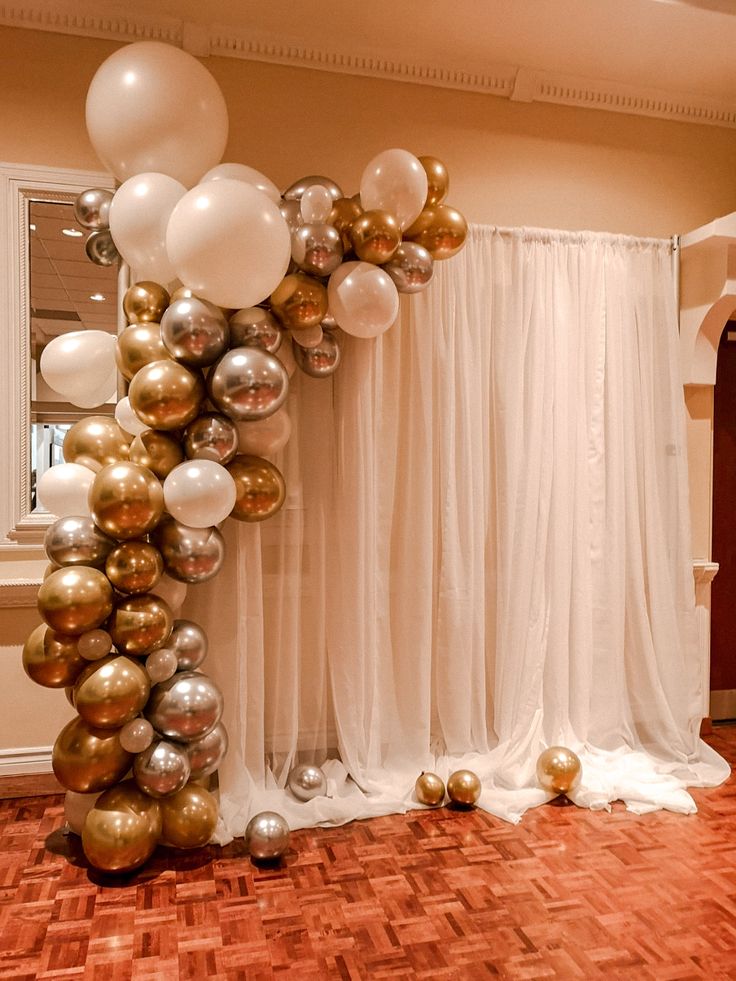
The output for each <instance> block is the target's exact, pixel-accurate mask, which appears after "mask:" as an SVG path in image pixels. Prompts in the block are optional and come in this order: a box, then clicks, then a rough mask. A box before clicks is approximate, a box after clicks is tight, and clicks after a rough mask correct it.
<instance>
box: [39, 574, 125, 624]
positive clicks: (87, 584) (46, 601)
mask: <svg viewBox="0 0 736 981" xmlns="http://www.w3.org/2000/svg"><path fill="white" fill-rule="evenodd" d="M37 602H38V612H39V613H40V614H41V616H42V617H43V619H44V620H45V621H46V623H47V624H48V625H49V627H51V628H52V629H53V630H56V631H57V632H58V633H61V634H72V635H73V636H77V635H78V634H83V633H86V632H87V631H88V630H94V629H95V627H99V626H100V624H102V623H104V621H105V620H107V618H108V617H109V615H110V612H111V610H112V586H111V585H110V583H109V582H108V580H107V576H105V575H104V574H103V573H102V572H100V571H99V570H98V569H92V568H90V567H89V566H86V565H78V566H69V567H68V568H65V569H57V571H56V572H52V573H51V575H50V576H49V577H48V579H45V580H44V582H43V583H42V584H41V588H40V589H39V591H38V601H37Z"/></svg>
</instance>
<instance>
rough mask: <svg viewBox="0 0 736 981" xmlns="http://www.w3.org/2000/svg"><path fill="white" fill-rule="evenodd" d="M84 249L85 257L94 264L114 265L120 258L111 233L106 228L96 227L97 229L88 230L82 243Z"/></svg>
mask: <svg viewBox="0 0 736 981" xmlns="http://www.w3.org/2000/svg"><path fill="white" fill-rule="evenodd" d="M84 251H85V252H86V253H87V258H88V259H91V260H92V262H94V264H95V265H96V266H114V265H115V263H116V262H117V261H118V259H119V258H120V253H119V252H118V250H117V249H116V248H115V243H114V242H113V240H112V235H111V234H110V232H109V231H108V230H107V229H106V228H98V229H97V231H94V232H90V234H89V235H88V236H87V241H86V242H85V243H84Z"/></svg>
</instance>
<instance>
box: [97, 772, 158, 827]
mask: <svg viewBox="0 0 736 981" xmlns="http://www.w3.org/2000/svg"><path fill="white" fill-rule="evenodd" d="M95 807H97V808H98V809H99V810H101V811H122V812H124V813H128V814H137V815H138V816H139V817H144V818H146V820H147V821H148V826H149V827H150V829H151V832H152V834H153V835H154V836H155V837H156V840H157V841H158V839H159V838H160V837H161V827H162V825H161V808H160V807H159V802H158V800H156V798H155V797H149V796H148V794H146V793H144V792H143V791H142V790H141V789H140V787H139V786H138V784H137V783H136V782H135V780H123V782H122V783H119V784H116V785H115V786H114V787H111V788H110V789H109V790H106V791H105V792H104V794H102V795H101V796H100V797H98V798H97V801H96V802H95Z"/></svg>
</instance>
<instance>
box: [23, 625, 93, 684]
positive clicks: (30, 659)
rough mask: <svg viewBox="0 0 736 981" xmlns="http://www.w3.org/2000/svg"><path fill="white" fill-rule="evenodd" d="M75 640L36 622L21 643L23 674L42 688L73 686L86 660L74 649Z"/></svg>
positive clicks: (85, 665) (86, 662)
mask: <svg viewBox="0 0 736 981" xmlns="http://www.w3.org/2000/svg"><path fill="white" fill-rule="evenodd" d="M78 639H79V638H78V637H70V636H67V635H66V634H57V633H56V631H55V630H52V629H51V627H47V626H46V624H45V623H41V624H39V625H38V626H37V627H36V629H35V630H33V631H32V632H31V634H30V635H29V637H28V640H27V641H26V642H25V644H24V645H23V669H24V671H25V673H26V674H27V675H28V677H29V678H30V679H31V680H32V681H35V682H36V684H37V685H43V687H44V688H66V687H68V686H69V685H73V684H74V682H75V681H76V680H77V678H78V676H79V675H80V674H81V673H82V671H84V669H85V668H86V667H87V664H88V663H89V662H88V661H86V660H85V659H84V658H83V657H82V655H81V654H80V653H79V651H78V650H77V640H78Z"/></svg>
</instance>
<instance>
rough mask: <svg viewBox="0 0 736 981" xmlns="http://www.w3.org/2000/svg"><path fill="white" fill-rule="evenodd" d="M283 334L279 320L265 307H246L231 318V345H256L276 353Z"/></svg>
mask: <svg viewBox="0 0 736 981" xmlns="http://www.w3.org/2000/svg"><path fill="white" fill-rule="evenodd" d="M283 336H284V332H283V331H282V330H281V328H280V327H279V322H278V320H277V319H276V318H275V317H274V315H273V314H272V313H271V311H270V310H264V309H263V307H246V308H245V309H244V310H238V311H237V313H234V314H233V315H232V317H231V318H230V347H250V346H251V345H255V346H256V347H262V348H263V350H264V351H268V353H269V354H276V352H277V351H278V349H279V348H280V347H281V341H282V339H283Z"/></svg>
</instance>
